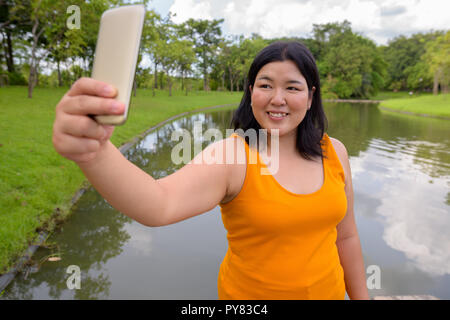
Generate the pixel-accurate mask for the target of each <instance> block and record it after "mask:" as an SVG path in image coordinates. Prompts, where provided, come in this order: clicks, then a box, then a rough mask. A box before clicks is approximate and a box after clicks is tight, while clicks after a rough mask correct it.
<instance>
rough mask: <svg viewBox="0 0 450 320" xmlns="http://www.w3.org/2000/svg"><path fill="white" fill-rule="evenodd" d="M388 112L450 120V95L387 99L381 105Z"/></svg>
mask: <svg viewBox="0 0 450 320" xmlns="http://www.w3.org/2000/svg"><path fill="white" fill-rule="evenodd" d="M380 107H382V108H385V109H387V110H391V111H396V112H401V113H407V114H414V115H421V116H431V117H442V118H448V119H450V94H439V95H431V94H428V95H421V96H419V97H414V96H413V97H408V98H396V99H387V100H384V101H383V102H381V103H380Z"/></svg>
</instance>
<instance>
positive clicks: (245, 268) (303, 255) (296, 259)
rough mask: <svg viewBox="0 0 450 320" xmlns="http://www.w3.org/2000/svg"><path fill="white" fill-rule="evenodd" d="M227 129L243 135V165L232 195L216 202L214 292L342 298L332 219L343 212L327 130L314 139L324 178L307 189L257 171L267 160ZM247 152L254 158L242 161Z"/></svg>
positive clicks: (341, 181) (341, 180)
mask: <svg viewBox="0 0 450 320" xmlns="http://www.w3.org/2000/svg"><path fill="white" fill-rule="evenodd" d="M231 136H232V137H239V138H240V139H242V140H243V141H244V144H245V151H246V159H247V169H246V174H245V180H244V184H243V186H242V188H241V191H240V192H239V194H238V195H237V196H236V197H235V198H234V199H233V200H231V201H229V202H227V203H225V204H220V208H221V213H222V221H223V224H224V226H225V228H226V230H227V239H228V250H227V253H226V255H225V257H224V259H223V261H222V264H221V266H220V270H219V275H218V282H217V287H218V294H219V299H225V300H231V299H239V300H255V299H256V300H267V299H270V300H277V299H283V300H289V299H296V300H306V299H327V300H337V299H339V300H343V299H345V283H344V272H343V268H342V267H341V264H340V260H339V254H338V250H337V247H336V237H337V231H336V225H337V224H338V223H339V222H340V221H341V220H342V219H343V218H344V216H345V214H346V211H347V197H346V194H345V190H344V187H345V175H344V170H343V168H342V165H341V163H340V161H339V158H338V156H337V154H336V152H335V150H334V148H333V145H332V143H331V140H330V138H329V137H328V135H327V134H324V136H323V138H322V141H321V143H322V150H323V154H324V157H323V161H322V163H323V170H324V182H323V185H322V187H321V188H320V189H319V190H317V191H315V192H313V193H310V194H296V193H293V192H290V191H289V190H287V189H285V188H284V187H282V186H281V185H280V184H279V183H278V182H277V180H276V179H275V178H274V177H273V175H270V174H261V169H262V168H263V170H267V169H268V167H267V166H266V164H265V163H264V162H263V161H262V160H261V157H260V155H259V152H258V151H257V149H256V148H255V147H249V145H248V144H247V143H246V142H245V140H244V138H243V137H241V136H239V135H237V134H236V133H233V134H232V135H231ZM251 153H253V157H255V158H250V159H257V161H256V162H257V163H255V161H251V163H249V156H251V155H250V154H251ZM255 153H256V156H255ZM264 168H265V169H264ZM266 172H268V171H266ZM269 173H270V172H269Z"/></svg>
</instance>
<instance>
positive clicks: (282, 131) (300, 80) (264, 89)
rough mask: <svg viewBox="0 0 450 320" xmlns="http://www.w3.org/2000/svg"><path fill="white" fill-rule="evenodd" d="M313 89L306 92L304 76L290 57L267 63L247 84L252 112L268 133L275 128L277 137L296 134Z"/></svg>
mask: <svg viewBox="0 0 450 320" xmlns="http://www.w3.org/2000/svg"><path fill="white" fill-rule="evenodd" d="M314 90H315V88H314V87H313V88H312V92H311V94H310V92H309V90H308V85H307V83H306V79H305V78H304V77H303V75H302V74H301V73H300V71H299V69H298V68H297V66H296V64H295V63H294V62H292V61H291V60H285V61H276V62H270V63H268V64H266V65H264V66H263V67H262V68H261V69H260V70H259V72H258V74H257V75H256V79H255V84H254V86H253V88H252V87H250V92H251V97H252V110H253V115H254V116H255V119H256V121H258V123H259V125H260V126H261V128H263V129H267V132H268V133H270V132H271V129H279V135H280V137H281V136H283V135H286V134H296V130H297V126H298V125H299V124H300V123H301V122H302V121H303V118H304V117H305V115H306V112H307V110H308V108H309V107H310V106H311V102H312V94H313V92H314ZM277 113H281V114H277Z"/></svg>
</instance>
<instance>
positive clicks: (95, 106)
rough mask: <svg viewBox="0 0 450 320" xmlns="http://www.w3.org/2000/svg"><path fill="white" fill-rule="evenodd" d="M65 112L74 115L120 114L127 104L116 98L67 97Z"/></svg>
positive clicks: (64, 106)
mask: <svg viewBox="0 0 450 320" xmlns="http://www.w3.org/2000/svg"><path fill="white" fill-rule="evenodd" d="M64 99H65V101H64V104H63V106H62V108H63V109H64V112H66V113H70V114H74V115H90V114H95V115H108V114H109V115H118V114H122V113H123V112H124V111H125V105H124V104H123V103H122V102H120V101H118V100H115V99H107V98H102V97H95V96H89V95H78V96H72V97H65V98H64Z"/></svg>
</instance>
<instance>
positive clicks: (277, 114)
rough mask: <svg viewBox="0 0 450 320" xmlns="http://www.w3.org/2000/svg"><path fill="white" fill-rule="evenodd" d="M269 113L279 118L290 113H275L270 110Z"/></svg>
mask: <svg viewBox="0 0 450 320" xmlns="http://www.w3.org/2000/svg"><path fill="white" fill-rule="evenodd" d="M268 114H270V115H271V116H272V117H277V118H283V117H286V116H287V115H288V114H287V113H273V112H270V111H269V112H268Z"/></svg>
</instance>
